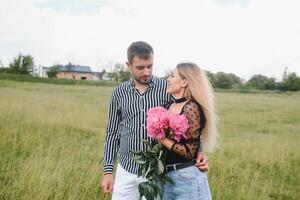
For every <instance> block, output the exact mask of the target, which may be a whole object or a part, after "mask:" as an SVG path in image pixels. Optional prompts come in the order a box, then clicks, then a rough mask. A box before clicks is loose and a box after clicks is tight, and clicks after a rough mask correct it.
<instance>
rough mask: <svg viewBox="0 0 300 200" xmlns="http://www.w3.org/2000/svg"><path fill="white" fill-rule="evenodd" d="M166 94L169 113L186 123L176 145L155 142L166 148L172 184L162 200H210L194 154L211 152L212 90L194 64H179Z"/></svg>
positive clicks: (213, 132)
mask: <svg viewBox="0 0 300 200" xmlns="http://www.w3.org/2000/svg"><path fill="white" fill-rule="evenodd" d="M168 92H169V93H170V94H172V95H173V96H174V97H175V101H173V102H170V103H169V104H167V106H166V108H168V109H169V110H170V111H172V112H175V113H179V114H183V115H185V116H186V117H187V119H188V121H189V129H188V131H187V133H186V135H187V139H184V138H183V139H181V140H180V142H176V141H175V140H172V139H168V138H163V139H158V140H159V142H161V143H162V144H163V145H164V146H165V147H166V148H167V154H166V164H167V175H168V176H169V177H171V178H172V180H173V181H174V184H171V183H167V184H165V185H164V198H163V199H164V200H171V199H172V200H175V199H178V200H179V199H185V200H188V199H190V200H197V199H201V200H203V199H205V200H206V199H211V192H210V189H209V185H208V181H207V176H206V174H205V173H204V172H201V171H200V170H199V169H198V168H197V167H196V166H195V160H196V157H197V153H198V151H202V150H203V148H204V149H205V150H213V149H214V147H215V146H216V137H217V128H216V115H215V113H214V96H213V89H212V87H211V85H210V82H209V81H208V79H207V77H206V75H205V72H204V71H203V70H201V69H200V68H199V67H198V66H197V65H196V64H194V63H180V64H178V65H177V67H176V68H175V69H174V71H173V73H172V75H171V76H170V77H169V78H168Z"/></svg>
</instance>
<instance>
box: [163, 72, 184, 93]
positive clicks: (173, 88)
mask: <svg viewBox="0 0 300 200" xmlns="http://www.w3.org/2000/svg"><path fill="white" fill-rule="evenodd" d="M186 87H187V82H186V80H185V79H183V78H182V77H181V76H180V74H179V71H178V69H177V68H175V69H174V70H173V71H172V73H171V76H170V77H169V78H168V89H167V92H168V93H170V94H173V95H174V94H180V93H182V92H184V89H185V88H186Z"/></svg>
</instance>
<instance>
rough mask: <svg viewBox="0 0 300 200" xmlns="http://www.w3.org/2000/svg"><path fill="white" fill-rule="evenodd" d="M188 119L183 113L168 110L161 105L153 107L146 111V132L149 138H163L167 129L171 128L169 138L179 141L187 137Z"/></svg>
mask: <svg viewBox="0 0 300 200" xmlns="http://www.w3.org/2000/svg"><path fill="white" fill-rule="evenodd" d="M188 128H189V123H188V119H187V118H186V117H185V116H184V115H179V114H176V113H172V112H169V111H168V110H167V109H165V108H163V107H160V106H159V107H154V108H151V109H149V110H148V112H147V134H148V137H150V138H158V139H161V138H165V137H166V132H167V130H168V129H169V130H171V131H172V134H171V138H173V139H174V140H176V141H177V142H179V141H180V139H181V138H185V139H187V136H186V131H187V130H188Z"/></svg>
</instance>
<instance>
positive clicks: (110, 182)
mask: <svg viewBox="0 0 300 200" xmlns="http://www.w3.org/2000/svg"><path fill="white" fill-rule="evenodd" d="M101 186H102V189H103V192H104V193H108V192H109V193H112V191H113V187H114V176H113V175H112V174H105V175H104V177H103V179H102V184H101Z"/></svg>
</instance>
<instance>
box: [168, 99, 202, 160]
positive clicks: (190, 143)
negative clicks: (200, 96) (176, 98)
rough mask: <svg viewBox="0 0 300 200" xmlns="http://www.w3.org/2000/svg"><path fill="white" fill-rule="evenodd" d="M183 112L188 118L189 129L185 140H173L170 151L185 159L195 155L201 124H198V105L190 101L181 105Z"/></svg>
mask: <svg viewBox="0 0 300 200" xmlns="http://www.w3.org/2000/svg"><path fill="white" fill-rule="evenodd" d="M183 114H184V115H185V116H186V117H187V118H188V121H189V126H190V127H189V129H188V131H187V134H186V135H187V137H188V139H186V140H181V141H180V142H175V143H174V144H173V146H172V148H171V151H173V152H175V153H177V154H179V155H180V156H183V157H185V158H187V159H190V160H192V159H194V158H196V156H197V152H198V149H199V148H201V146H202V145H201V140H200V134H201V125H200V110H199V107H198V105H197V104H196V103H195V102H193V101H190V102H188V103H187V104H186V105H185V106H184V107H183Z"/></svg>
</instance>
